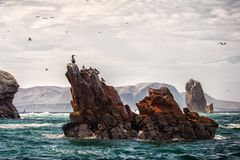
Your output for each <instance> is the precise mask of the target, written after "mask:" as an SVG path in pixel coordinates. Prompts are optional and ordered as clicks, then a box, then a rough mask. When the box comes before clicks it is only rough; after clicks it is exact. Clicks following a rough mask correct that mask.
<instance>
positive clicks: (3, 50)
mask: <svg viewBox="0 0 240 160" xmlns="http://www.w3.org/2000/svg"><path fill="white" fill-rule="evenodd" d="M239 11H240V1H238V0H211V1H209V0H64V1H62V0H0V69H1V70H5V71H8V72H10V73H11V74H12V75H14V76H15V78H16V79H17V81H18V83H19V84H20V86H21V87H24V88H25V87H31V86H46V85H50V86H69V83H68V81H67V79H66V78H65V75H64V74H65V72H66V64H67V63H69V62H70V60H71V55H72V54H75V55H76V61H77V64H78V65H79V67H81V66H82V65H85V66H86V67H89V66H92V67H95V68H98V70H100V75H101V76H102V77H104V79H105V80H106V81H107V84H110V85H113V86H123V85H134V84H137V83H142V82H160V83H168V84H171V85H173V86H175V87H176V88H177V89H178V90H179V91H184V90H185V84H186V82H187V81H188V80H189V79H190V78H194V79H196V80H198V81H200V82H201V84H202V86H203V89H204V91H205V92H206V93H208V94H209V95H211V96H213V97H214V98H217V99H222V100H232V101H240V96H239V95H240V85H239V84H240V71H239V70H240V12H239ZM29 37H31V39H32V41H29V40H28V38H29ZM220 42H226V45H220V44H219V43H220ZM45 68H48V71H46V70H45Z"/></svg>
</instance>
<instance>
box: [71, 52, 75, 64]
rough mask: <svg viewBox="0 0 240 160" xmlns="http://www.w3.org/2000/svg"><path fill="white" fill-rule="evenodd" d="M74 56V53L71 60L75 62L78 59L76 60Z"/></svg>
mask: <svg viewBox="0 0 240 160" xmlns="http://www.w3.org/2000/svg"><path fill="white" fill-rule="evenodd" d="M74 56H75V55H74V54H73V55H72V60H71V61H72V63H73V64H75V63H76V60H75V58H74Z"/></svg>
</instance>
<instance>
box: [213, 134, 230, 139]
mask: <svg viewBox="0 0 240 160" xmlns="http://www.w3.org/2000/svg"><path fill="white" fill-rule="evenodd" d="M214 139H215V140H225V139H227V137H224V136H221V135H215V137H214Z"/></svg>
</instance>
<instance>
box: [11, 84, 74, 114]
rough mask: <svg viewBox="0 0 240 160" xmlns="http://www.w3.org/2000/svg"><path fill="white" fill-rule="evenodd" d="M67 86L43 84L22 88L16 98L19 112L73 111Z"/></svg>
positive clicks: (15, 102) (15, 103)
mask: <svg viewBox="0 0 240 160" xmlns="http://www.w3.org/2000/svg"><path fill="white" fill-rule="evenodd" d="M70 100H71V94H70V90H69V88H67V87H55V86H42V87H32V88H20V89H19V91H18V92H17V93H16V95H15V98H14V101H13V103H14V105H15V106H16V108H17V109H18V111H19V112H24V111H25V112H72V107H71V106H70Z"/></svg>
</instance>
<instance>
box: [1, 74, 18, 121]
mask: <svg viewBox="0 0 240 160" xmlns="http://www.w3.org/2000/svg"><path fill="white" fill-rule="evenodd" d="M18 88H19V85H18V83H17V81H16V79H15V78H14V77H13V76H12V75H11V74H9V73H8V72H5V71H2V70H0V118H12V119H17V118H20V116H19V114H18V111H17V109H16V108H15V106H14V105H13V104H12V101H13V98H14V95H15V93H16V92H17V91H18Z"/></svg>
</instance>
